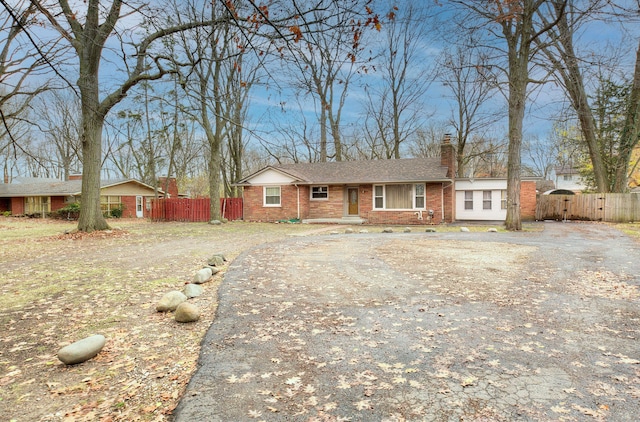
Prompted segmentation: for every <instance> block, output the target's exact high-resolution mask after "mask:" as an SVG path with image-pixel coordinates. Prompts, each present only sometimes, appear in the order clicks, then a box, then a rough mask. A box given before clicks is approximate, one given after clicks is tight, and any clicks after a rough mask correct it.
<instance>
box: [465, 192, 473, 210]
mask: <svg viewBox="0 0 640 422" xmlns="http://www.w3.org/2000/svg"><path fill="white" fill-rule="evenodd" d="M463 192H464V201H463V202H464V204H463V205H464V210H465V211H473V206H474V200H473V191H472V190H465V191H463ZM467 192H471V200H469V199H467ZM469 203H470V204H471V208H467V204H469Z"/></svg>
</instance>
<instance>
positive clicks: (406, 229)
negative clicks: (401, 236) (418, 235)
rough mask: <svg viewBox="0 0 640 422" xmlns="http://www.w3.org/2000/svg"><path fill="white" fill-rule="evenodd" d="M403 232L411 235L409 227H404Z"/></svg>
mask: <svg viewBox="0 0 640 422" xmlns="http://www.w3.org/2000/svg"><path fill="white" fill-rule="evenodd" d="M403 231H404V232H405V233H411V227H405V228H404V230H403Z"/></svg>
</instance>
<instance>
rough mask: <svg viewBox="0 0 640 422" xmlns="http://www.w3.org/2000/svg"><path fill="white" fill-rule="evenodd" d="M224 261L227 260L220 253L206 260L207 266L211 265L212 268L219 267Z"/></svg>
mask: <svg viewBox="0 0 640 422" xmlns="http://www.w3.org/2000/svg"><path fill="white" fill-rule="evenodd" d="M226 261H227V259H226V258H225V257H224V255H222V254H221V253H217V254H213V255H211V256H210V257H209V259H208V260H207V264H209V265H211V266H212V267H221V266H222V265H224V263H225V262H226Z"/></svg>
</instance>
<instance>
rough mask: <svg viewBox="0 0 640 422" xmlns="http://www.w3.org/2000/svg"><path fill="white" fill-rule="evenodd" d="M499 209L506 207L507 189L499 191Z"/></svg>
mask: <svg viewBox="0 0 640 422" xmlns="http://www.w3.org/2000/svg"><path fill="white" fill-rule="evenodd" d="M500 209H501V210H506V209H507V191H506V190H501V191H500Z"/></svg>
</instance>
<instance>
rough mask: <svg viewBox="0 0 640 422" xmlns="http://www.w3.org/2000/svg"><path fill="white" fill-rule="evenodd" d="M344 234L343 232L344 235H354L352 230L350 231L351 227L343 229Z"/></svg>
mask: <svg viewBox="0 0 640 422" xmlns="http://www.w3.org/2000/svg"><path fill="white" fill-rule="evenodd" d="M344 232H345V234H351V233H354V231H353V229H352V228H351V227H349V228H347V229H345V231H344Z"/></svg>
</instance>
